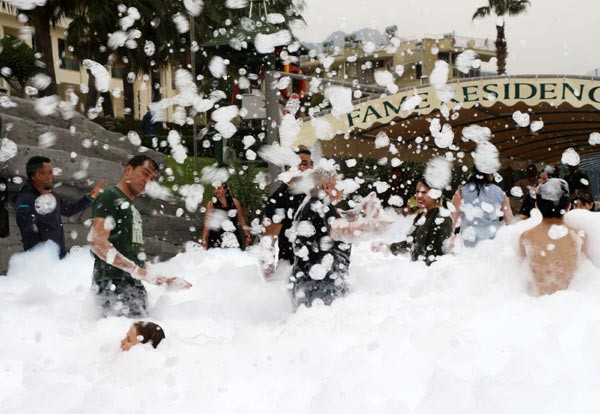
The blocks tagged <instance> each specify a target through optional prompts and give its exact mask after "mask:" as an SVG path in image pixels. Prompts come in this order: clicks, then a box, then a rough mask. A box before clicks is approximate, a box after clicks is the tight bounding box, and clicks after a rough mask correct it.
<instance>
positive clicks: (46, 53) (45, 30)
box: [32, 7, 58, 97]
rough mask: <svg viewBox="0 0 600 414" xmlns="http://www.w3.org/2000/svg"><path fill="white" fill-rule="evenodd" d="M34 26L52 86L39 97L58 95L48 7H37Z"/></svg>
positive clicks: (35, 37) (38, 45) (37, 48)
mask: <svg viewBox="0 0 600 414" xmlns="http://www.w3.org/2000/svg"><path fill="white" fill-rule="evenodd" d="M32 20H33V26H34V27H35V34H34V39H35V48H36V50H37V51H38V52H40V53H41V54H42V62H44V64H45V65H46V68H45V70H46V74H47V75H48V76H50V79H51V82H50V85H48V87H47V88H46V89H44V90H43V91H40V92H39V96H40V97H43V96H50V95H56V94H57V93H58V90H57V88H56V73H55V72H54V58H53V55H52V37H51V36H50V11H49V10H48V8H47V7H37V8H36V9H35V12H34V13H33V18H32Z"/></svg>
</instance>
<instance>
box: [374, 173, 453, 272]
mask: <svg viewBox="0 0 600 414" xmlns="http://www.w3.org/2000/svg"><path fill="white" fill-rule="evenodd" d="M431 190H432V187H431V185H430V184H429V183H428V182H427V181H426V180H425V178H421V179H420V180H419V181H417V187H416V189H415V200H416V202H417V203H418V205H419V208H420V209H421V210H420V212H419V213H418V214H417V215H416V216H415V218H414V220H413V225H412V227H411V228H410V230H409V231H408V234H407V235H406V240H405V241H402V242H399V243H391V244H388V243H385V242H375V243H373V244H372V245H371V249H372V250H373V251H387V250H389V251H390V252H391V253H392V254H394V255H398V254H400V253H410V257H411V259H412V260H413V261H415V262H416V261H423V262H425V264H426V265H427V266H429V265H431V264H432V263H433V262H435V261H436V260H437V259H438V258H439V257H440V256H443V255H444V254H446V253H447V252H448V250H449V249H450V246H449V243H448V242H447V241H448V240H449V239H450V237H451V236H452V220H451V219H450V217H448V214H443V213H442V211H441V209H440V207H441V206H442V202H443V198H441V197H440V198H438V199H435V198H432V196H431ZM444 210H445V209H444ZM446 211H447V210H446Z"/></svg>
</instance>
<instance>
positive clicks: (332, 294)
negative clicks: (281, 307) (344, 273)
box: [291, 278, 348, 308]
mask: <svg viewBox="0 0 600 414" xmlns="http://www.w3.org/2000/svg"><path fill="white" fill-rule="evenodd" d="M347 294H348V286H347V285H346V282H341V283H339V282H337V283H336V281H335V280H333V279H329V278H326V279H323V280H313V279H307V280H304V279H300V280H298V281H296V282H295V283H294V286H293V287H292V290H291V299H292V303H293V304H294V307H295V308H298V307H299V306H300V305H304V306H306V307H307V308H310V307H311V305H312V304H313V302H314V301H315V300H317V299H318V300H320V301H322V302H323V303H324V304H325V305H327V306H329V305H331V303H332V302H333V301H334V300H335V299H337V298H339V297H342V296H346V295H347Z"/></svg>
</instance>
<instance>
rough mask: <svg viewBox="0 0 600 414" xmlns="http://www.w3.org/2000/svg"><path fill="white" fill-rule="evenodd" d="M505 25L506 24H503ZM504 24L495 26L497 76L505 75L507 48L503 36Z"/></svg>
mask: <svg viewBox="0 0 600 414" xmlns="http://www.w3.org/2000/svg"><path fill="white" fill-rule="evenodd" d="M504 24H506V23H504ZM504 24H503V25H502V26H498V25H496V43H495V44H496V59H498V75H504V74H505V73H506V58H507V57H508V48H507V45H506V37H505V36H504Z"/></svg>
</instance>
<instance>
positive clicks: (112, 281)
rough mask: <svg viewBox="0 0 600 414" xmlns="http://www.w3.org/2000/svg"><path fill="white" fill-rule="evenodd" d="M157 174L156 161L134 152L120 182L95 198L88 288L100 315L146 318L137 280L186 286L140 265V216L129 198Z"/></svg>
mask: <svg viewBox="0 0 600 414" xmlns="http://www.w3.org/2000/svg"><path fill="white" fill-rule="evenodd" d="M157 175H158V165H157V164H156V162H154V161H153V160H151V159H150V158H149V157H148V156H146V155H136V156H135V157H133V158H132V159H131V160H130V161H129V163H128V164H127V166H126V167H125V173H124V174H123V176H122V177H121V180H120V181H119V183H118V184H117V185H116V186H114V187H108V188H106V189H105V190H104V191H103V192H102V193H101V194H100V195H99V196H98V197H97V198H96V200H95V201H94V206H93V207H92V220H93V221H92V230H91V232H90V241H91V244H92V252H93V253H94V256H95V261H94V278H93V287H94V291H95V293H96V295H97V299H98V302H99V304H100V305H101V307H102V313H103V315H104V316H127V317H135V318H138V317H143V316H146V289H145V288H144V285H143V284H142V280H144V281H147V282H150V283H154V284H157V285H161V284H164V283H166V284H167V285H169V286H172V287H178V288H189V287H191V284H189V283H188V282H186V281H185V280H183V279H180V278H177V277H165V276H160V275H155V274H151V273H150V272H149V271H148V270H147V269H146V268H145V264H144V261H145V256H144V238H143V234H142V218H141V215H140V213H139V211H138V210H137V209H136V208H135V206H134V205H133V199H134V198H135V197H136V196H138V195H139V194H141V193H142V192H143V191H144V189H145V187H146V184H147V183H148V182H149V181H152V180H154V179H155V178H156V176H157Z"/></svg>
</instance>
